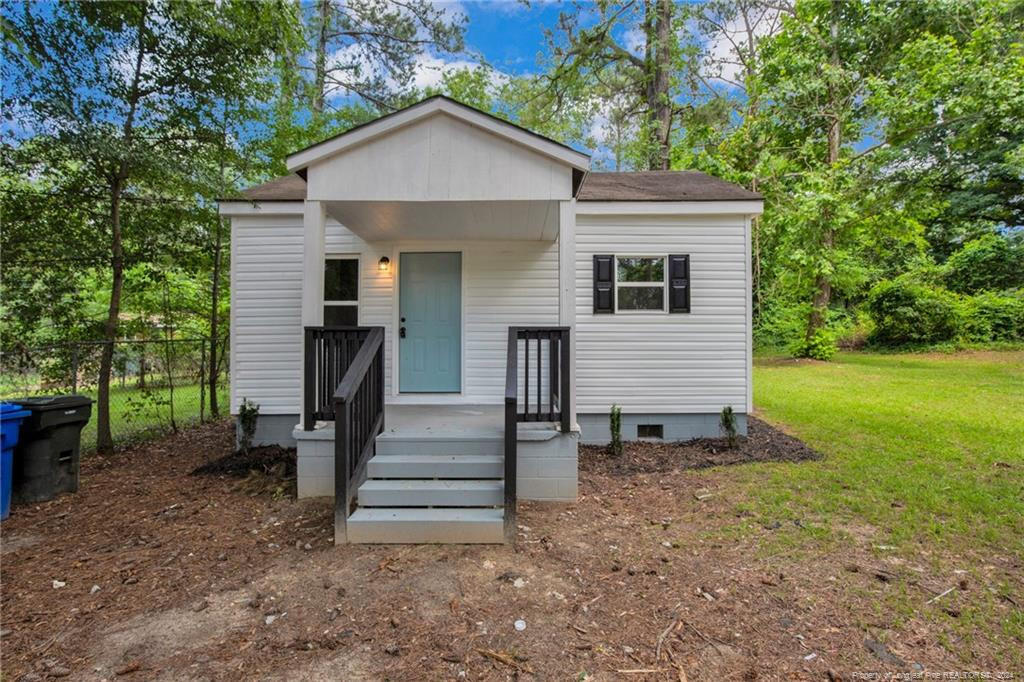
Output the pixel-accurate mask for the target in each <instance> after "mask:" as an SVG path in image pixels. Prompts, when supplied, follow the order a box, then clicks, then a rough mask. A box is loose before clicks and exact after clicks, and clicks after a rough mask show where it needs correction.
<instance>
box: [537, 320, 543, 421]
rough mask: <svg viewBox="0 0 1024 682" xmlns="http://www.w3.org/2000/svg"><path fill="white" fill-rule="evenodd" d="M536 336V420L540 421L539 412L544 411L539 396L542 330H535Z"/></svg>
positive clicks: (540, 387) (541, 385)
mask: <svg viewBox="0 0 1024 682" xmlns="http://www.w3.org/2000/svg"><path fill="white" fill-rule="evenodd" d="M536 336H537V421H540V416H541V414H543V413H544V403H543V401H542V398H541V396H543V393H541V389H542V388H543V387H544V382H543V381H542V380H541V377H542V376H543V375H542V374H541V367H542V366H543V364H544V363H543V362H541V357H542V356H541V353H540V345H541V337H542V336H544V335H543V333H542V332H537V333H536Z"/></svg>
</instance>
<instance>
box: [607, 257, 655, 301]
mask: <svg viewBox="0 0 1024 682" xmlns="http://www.w3.org/2000/svg"><path fill="white" fill-rule="evenodd" d="M612 258H613V262H612V267H613V269H612V273H613V274H614V277H615V314H616V315H618V314H622V315H635V314H641V315H643V314H650V313H665V314H668V254H657V253H621V254H620V253H617V254H615V255H614V256H613V257H612ZM620 258H660V259H661V282H620V281H619V259H620ZM657 287H661V309H658V308H648V309H646V310H633V309H627V310H620V309H619V289H620V288H635V289H639V288H648V289H654V288H657Z"/></svg>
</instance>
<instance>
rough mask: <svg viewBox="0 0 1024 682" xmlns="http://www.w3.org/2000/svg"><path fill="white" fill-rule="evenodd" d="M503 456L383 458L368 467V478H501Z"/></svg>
mask: <svg viewBox="0 0 1024 682" xmlns="http://www.w3.org/2000/svg"><path fill="white" fill-rule="evenodd" d="M504 461H505V460H504V458H503V457H502V456H501V455H382V454H380V453H378V454H377V456H376V457H374V458H373V459H371V460H370V461H369V462H367V464H366V476H367V477H368V478H420V479H422V478H442V479H449V480H450V479H459V478H469V479H472V478H478V479H479V478H501V477H502V475H503V473H504V471H503V469H504Z"/></svg>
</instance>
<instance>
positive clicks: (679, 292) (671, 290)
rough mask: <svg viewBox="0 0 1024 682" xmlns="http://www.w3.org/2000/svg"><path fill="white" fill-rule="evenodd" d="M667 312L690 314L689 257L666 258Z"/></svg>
mask: <svg viewBox="0 0 1024 682" xmlns="http://www.w3.org/2000/svg"><path fill="white" fill-rule="evenodd" d="M668 311H669V312H670V313H688V312H690V257H689V256H669V257H668Z"/></svg>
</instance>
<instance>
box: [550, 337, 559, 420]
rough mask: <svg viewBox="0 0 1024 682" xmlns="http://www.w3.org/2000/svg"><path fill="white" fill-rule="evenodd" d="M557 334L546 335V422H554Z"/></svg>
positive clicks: (556, 382)
mask: <svg viewBox="0 0 1024 682" xmlns="http://www.w3.org/2000/svg"><path fill="white" fill-rule="evenodd" d="M557 387H558V333H557V332H551V333H549V334H548V421H549V422H553V421H555V393H556V392H557V391H558V388H557Z"/></svg>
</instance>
